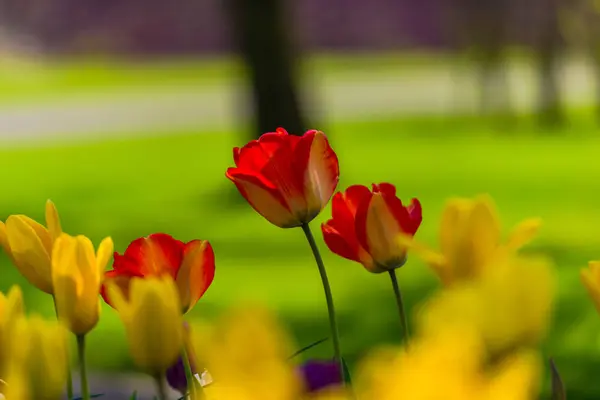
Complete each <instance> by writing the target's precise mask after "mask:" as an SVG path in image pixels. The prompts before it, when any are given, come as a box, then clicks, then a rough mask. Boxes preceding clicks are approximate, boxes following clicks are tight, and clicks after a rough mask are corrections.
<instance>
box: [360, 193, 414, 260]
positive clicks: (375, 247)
mask: <svg viewBox="0 0 600 400" xmlns="http://www.w3.org/2000/svg"><path fill="white" fill-rule="evenodd" d="M402 232H403V230H402V228H401V227H400V225H399V224H398V222H397V221H396V218H394V215H393V214H392V213H391V211H390V209H389V208H388V206H387V204H386V202H385V200H384V199H383V196H382V195H381V194H380V193H375V194H373V197H372V198H371V203H370V204H369V208H368V211H367V223H366V236H367V242H368V246H369V253H370V254H371V256H372V257H373V259H374V260H375V262H376V263H377V264H380V265H382V266H390V267H392V266H394V264H397V265H399V264H401V263H402V262H403V260H404V257H405V255H406V248H405V247H401V246H400V243H399V242H398V240H397V238H398V236H399V235H400V234H401V233H402ZM397 265H396V266H397Z"/></svg>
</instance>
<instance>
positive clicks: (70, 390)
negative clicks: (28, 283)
mask: <svg viewBox="0 0 600 400" xmlns="http://www.w3.org/2000/svg"><path fill="white" fill-rule="evenodd" d="M52 301H53V302H54V312H55V313H56V320H57V321H58V319H59V318H58V307H57V306H56V297H54V296H52ZM65 349H66V352H67V399H68V400H71V399H73V376H72V374H71V355H70V354H69V342H68V341H67V343H66V346H65Z"/></svg>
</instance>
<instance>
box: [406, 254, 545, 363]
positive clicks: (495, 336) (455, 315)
mask: <svg viewBox="0 0 600 400" xmlns="http://www.w3.org/2000/svg"><path fill="white" fill-rule="evenodd" d="M490 267H491V268H489V270H488V271H486V273H485V274H483V275H482V277H481V279H479V280H476V281H471V282H465V283H463V284H462V285H455V286H453V287H452V288H448V289H446V290H444V291H442V292H440V293H439V294H438V295H436V296H434V297H433V298H432V299H431V300H430V301H429V302H428V303H427V304H426V305H425V306H424V307H423V310H422V312H421V313H419V314H418V320H417V325H418V326H419V328H420V329H422V330H424V331H427V332H435V331H437V330H440V329H444V328H445V327H448V326H454V325H459V326H461V325H464V324H469V325H473V326H475V327H476V328H477V330H478V332H480V334H481V336H482V338H483V340H484V342H485V344H486V346H487V349H488V351H489V353H490V355H491V356H492V357H502V356H504V355H506V354H508V353H510V352H511V351H513V350H514V349H516V348H520V347H533V346H536V345H537V344H539V342H540V340H541V339H542V338H543V337H544V335H545V333H546V331H547V329H548V325H549V322H550V315H551V310H552V300H553V295H554V279H553V275H552V271H551V268H550V263H549V262H547V261H546V260H543V259H518V258H510V259H509V260H505V261H503V262H502V263H498V264H494V265H490Z"/></svg>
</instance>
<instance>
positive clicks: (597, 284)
mask: <svg viewBox="0 0 600 400" xmlns="http://www.w3.org/2000/svg"><path fill="white" fill-rule="evenodd" d="M581 282H582V283H583V286H584V287H585V288H586V290H587V292H588V294H589V295H590V297H591V298H592V301H593V302H594V306H595V307H596V310H598V312H600V261H590V262H589V264H588V268H587V269H582V270H581Z"/></svg>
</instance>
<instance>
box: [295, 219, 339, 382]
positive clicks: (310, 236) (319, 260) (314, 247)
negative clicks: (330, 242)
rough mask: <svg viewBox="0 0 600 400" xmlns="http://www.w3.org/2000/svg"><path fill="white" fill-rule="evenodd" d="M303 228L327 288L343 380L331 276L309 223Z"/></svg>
mask: <svg viewBox="0 0 600 400" xmlns="http://www.w3.org/2000/svg"><path fill="white" fill-rule="evenodd" d="M302 230H303V231H304V234H305V235H306V240H308V244H309V245H310V249H311V250H312V253H313V255H314V257H315V261H316V263H317V267H319V273H320V274H321V281H322V282H323V289H324V290H325V300H326V301H327V311H328V313H329V328H330V329H331V337H332V339H333V352H334V357H335V360H336V362H338V363H339V365H340V373H341V378H342V382H343V381H344V363H343V362H342V352H341V350H340V336H339V333H338V326H337V322H336V318H335V307H334V305H333V296H332V295H331V287H330V286H329V278H327V271H326V270H325V265H324V264H323V259H322V258H321V253H319V248H318V247H317V243H316V242H315V238H314V236H313V234H312V232H311V230H310V226H309V225H308V223H305V224H302Z"/></svg>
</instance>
